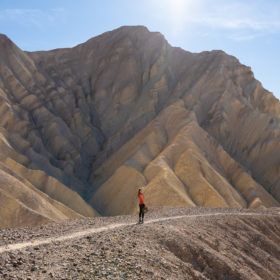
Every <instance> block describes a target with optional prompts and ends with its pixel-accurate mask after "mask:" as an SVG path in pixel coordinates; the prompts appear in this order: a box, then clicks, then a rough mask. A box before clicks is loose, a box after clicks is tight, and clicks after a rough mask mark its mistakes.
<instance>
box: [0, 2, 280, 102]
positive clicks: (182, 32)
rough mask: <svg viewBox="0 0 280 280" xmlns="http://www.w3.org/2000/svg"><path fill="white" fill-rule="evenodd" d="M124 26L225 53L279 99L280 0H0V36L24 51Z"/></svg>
mask: <svg viewBox="0 0 280 280" xmlns="http://www.w3.org/2000/svg"><path fill="white" fill-rule="evenodd" d="M123 25H145V26H147V27H148V28H149V30H150V31H159V32H161V33H162V34H163V35H164V36H165V38H166V39H167V40H168V41H169V43H170V44H171V45H173V46H177V47H181V48H183V49H185V50H188V51H191V52H201V51H205V50H213V49H215V50H217V49H221V50H224V51H225V52H227V53H228V54H231V55H234V56H236V57H237V58H238V59H239V60H240V62H241V63H243V64H245V65H248V66H250V67H251V68H252V70H253V72H254V74H255V77H256V78H257V79H258V80H260V81H261V82H262V84H263V86H264V87H265V88H266V89H268V90H269V91H271V92H273V94H274V95H275V96H277V97H278V99H280V73H279V72H280V71H279V69H280V0H232V1H231V0H141V1H137V0H99V1H97V0H79V1H78V0H48V1H38V0H25V1H22V0H14V1H13V0H8V1H7V0H1V1H0V33H4V34H6V35H7V36H8V37H9V38H10V39H12V40H13V41H14V42H15V43H16V44H17V45H18V46H19V47H20V48H21V49H23V50H29V51H33V50H49V49H53V48H61V47H72V46H74V45H77V44H79V43H82V42H84V41H86V40H88V39H89V38H91V37H94V36H96V35H99V34H101V33H103V32H106V31H109V30H113V29H115V28H118V27H120V26H123Z"/></svg>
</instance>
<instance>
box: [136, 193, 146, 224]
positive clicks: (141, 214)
mask: <svg viewBox="0 0 280 280" xmlns="http://www.w3.org/2000/svg"><path fill="white" fill-rule="evenodd" d="M138 202H139V224H143V223H144V209H145V204H144V194H143V193H142V190H141V189H139V190H138Z"/></svg>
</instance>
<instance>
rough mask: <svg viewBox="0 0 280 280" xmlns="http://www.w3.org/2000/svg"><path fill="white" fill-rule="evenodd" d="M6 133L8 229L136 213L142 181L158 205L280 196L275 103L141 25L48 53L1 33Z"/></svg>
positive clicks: (3, 189) (215, 62)
mask: <svg viewBox="0 0 280 280" xmlns="http://www.w3.org/2000/svg"><path fill="white" fill-rule="evenodd" d="M0 136H1V137H0V145H1V146H0V162H1V165H0V169H1V173H2V175H1V184H0V199H1V206H0V207H1V211H0V215H1V221H2V220H3V219H6V217H8V218H7V219H6V221H7V223H6V224H2V225H1V226H9V225H15V224H18V225H25V224H30V223H33V221H34V219H33V215H36V217H37V218H36V219H35V220H36V221H38V222H36V223H35V224H37V223H41V222H45V221H48V220H55V221H56V220H59V219H67V218H73V217H80V216H81V215H82V216H94V215H97V212H96V210H97V211H98V212H99V213H100V214H102V215H117V214H127V213H133V212H135V211H136V209H137V208H136V207H137V202H136V197H135V193H136V191H137V189H138V188H139V187H143V188H144V192H145V194H146V202H147V204H148V205H150V206H161V205H168V206H205V207H261V206H262V207H270V206H279V202H280V141H279V140H280V103H279V100H278V99H276V98H275V97H274V96H273V95H272V94H271V93H270V92H268V91H267V90H265V89H264V88H263V87H262V85H261V83H260V82H258V81H257V80H256V79H255V78H254V76H253V73H252V71H251V69H250V68H249V67H247V66H244V65H242V64H241V63H240V62H239V61H238V60H237V59H236V58H235V57H233V56H229V55H227V54H226V53H224V52H223V51H211V52H202V53H190V52H187V51H184V50H182V49H180V48H174V47H172V46H170V45H169V44H168V42H167V41H166V40H165V38H164V37H163V35H161V34H160V33H158V32H150V31H149V30H148V29H147V28H145V27H141V26H136V27H121V28H119V29H116V30H114V31H111V32H107V33H104V34H102V35H100V36H97V37H95V38H92V39H90V40H89V41H87V42H85V43H83V44H80V45H78V46H76V47H73V48H65V49H56V50H51V51H41V52H24V51H22V50H21V49H19V48H18V47H17V46H16V45H15V44H14V43H13V42H12V41H11V40H10V39H9V38H7V37H6V36H5V35H1V36H0ZM8 186H10V187H8ZM19 193H20V194H21V195H19ZM36 199H37V200H38V202H34V201H35V200H36ZM37 200H36V201H37ZM6 205H9V207H7V206H6ZM2 209H6V210H5V211H4V210H2ZM17 211H18V213H20V214H19V215H17V214H16V213H17ZM21 216H22V217H27V218H26V219H25V218H24V219H23V218H20V217H21Z"/></svg>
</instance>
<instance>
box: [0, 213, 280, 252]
mask: <svg viewBox="0 0 280 280" xmlns="http://www.w3.org/2000/svg"><path fill="white" fill-rule="evenodd" d="M207 216H210V217H212V216H213V217H214V216H280V212H279V214H272V213H267V214H260V213H223V212H220V213H208V214H207V213H205V214H187V215H178V216H170V217H162V218H156V219H150V220H147V221H146V222H145V223H144V224H143V225H141V226H144V225H145V224H151V223H157V222H163V221H168V220H177V219H182V218H199V217H207ZM132 225H135V222H133V223H132V222H128V223H113V224H110V225H107V226H102V227H98V228H96V227H94V228H89V229H85V230H81V231H77V232H73V233H70V234H66V235H62V236H56V237H49V238H44V239H42V238H39V239H35V240H32V241H28V242H20V243H14V244H9V245H4V246H0V254H1V253H4V252H11V251H17V250H22V249H25V248H28V247H36V246H39V245H44V244H50V243H54V242H63V241H67V240H71V239H79V238H82V237H85V236H88V235H92V234H95V233H100V232H104V231H110V230H114V229H117V228H121V227H127V226H132Z"/></svg>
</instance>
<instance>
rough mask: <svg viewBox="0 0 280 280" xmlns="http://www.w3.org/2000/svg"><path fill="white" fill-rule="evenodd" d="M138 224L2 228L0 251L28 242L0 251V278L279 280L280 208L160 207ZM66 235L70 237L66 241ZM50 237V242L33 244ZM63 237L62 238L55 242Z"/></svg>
mask: <svg viewBox="0 0 280 280" xmlns="http://www.w3.org/2000/svg"><path fill="white" fill-rule="evenodd" d="M177 216H185V217H180V218H176V217H177ZM168 217H170V218H168ZM166 218H167V219H166ZM158 219H162V220H161V221H159V220H158ZM136 220H137V217H136V216H118V217H108V218H104V217H103V218H93V219H83V220H76V221H72V222H67V223H56V224H49V225H46V226H43V227H37V228H33V229H32V228H24V229H13V230H1V232H0V234H1V235H0V236H1V242H2V245H1V247H0V251H3V249H4V248H8V247H5V246H3V243H4V242H3V240H6V241H5V242H6V243H13V244H16V243H19V242H26V241H32V242H33V245H32V246H30V247H27V248H23V249H21V250H13V251H9V252H2V253H1V254H0V278H1V279H250V280H251V279H273V280H274V279H279V277H280V245H279V244H280V209H279V208H273V209H270V210H254V211H252V210H238V209H202V208H194V209H184V208H177V209H171V208H170V209H168V208H165V209H156V210H153V211H150V212H148V214H147V215H146V223H145V224H143V225H136V224H135V222H136ZM114 226H117V227H116V228H113V227H114ZM85 230H88V234H85V232H84V231H85ZM99 230H102V231H100V232H98V231H99ZM94 231H95V232H94ZM71 234H72V237H75V236H76V238H72V239H70V235H71ZM77 235H81V236H80V237H79V238H78V237H77ZM8 236H9V237H8ZM50 237H51V238H53V241H52V242H50V243H47V244H42V245H36V242H38V241H40V240H45V241H46V238H50ZM61 238H64V239H65V240H64V241H59V239H61ZM10 249H11V248H10Z"/></svg>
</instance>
